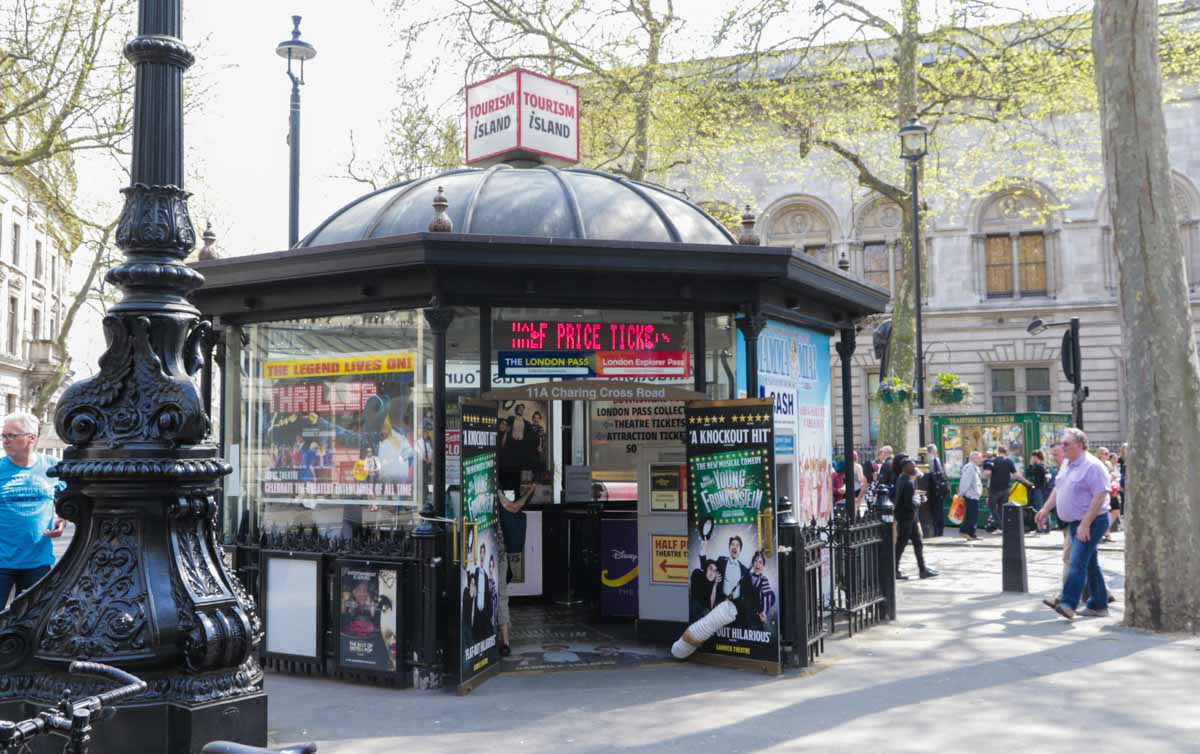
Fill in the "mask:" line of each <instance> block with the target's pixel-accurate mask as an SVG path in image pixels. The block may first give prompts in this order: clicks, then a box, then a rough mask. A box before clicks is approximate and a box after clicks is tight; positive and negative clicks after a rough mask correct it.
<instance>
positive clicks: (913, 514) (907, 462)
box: [892, 453, 938, 580]
mask: <svg viewBox="0 0 1200 754" xmlns="http://www.w3.org/2000/svg"><path fill="white" fill-rule="evenodd" d="M892 469H893V470H894V472H895V475H896V578H897V579H902V580H903V579H907V578H908V577H907V576H905V575H904V574H902V573H901V572H900V557H901V556H902V555H904V546H905V545H906V544H907V543H908V541H909V540H912V545H913V554H914V555H916V556H917V570H918V572H919V573H920V576H921V578H923V579H930V578H933V577H934V576H937V575H938V573H937V571H935V570H933V569H932V568H929V567H927V566H926V565H925V545H924V543H923V542H922V541H921V525H920V524H919V523H918V522H917V504H918V503H917V500H916V493H917V487H916V477H917V465H916V464H915V463H913V461H912V459H911V458H909V457H908V456H907V455H905V454H904V453H901V454H899V455H898V456H896V458H895V461H894V463H893V464H892Z"/></svg>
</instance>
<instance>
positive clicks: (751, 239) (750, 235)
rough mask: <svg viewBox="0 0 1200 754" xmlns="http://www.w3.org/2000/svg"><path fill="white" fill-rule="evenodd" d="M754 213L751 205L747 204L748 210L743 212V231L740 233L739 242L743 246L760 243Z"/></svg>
mask: <svg viewBox="0 0 1200 754" xmlns="http://www.w3.org/2000/svg"><path fill="white" fill-rule="evenodd" d="M754 223H755V218H754V213H753V212H751V211H750V205H749V204H747V205H746V211H745V212H743V213H742V232H741V233H740V234H738V240H737V241H738V243H739V244H740V245H742V246H758V244H759V243H760V241H759V238H758V234H757V233H755V232H754Z"/></svg>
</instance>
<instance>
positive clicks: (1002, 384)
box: [992, 369, 1017, 393]
mask: <svg viewBox="0 0 1200 754" xmlns="http://www.w3.org/2000/svg"><path fill="white" fill-rule="evenodd" d="M1016 389H1017V382H1016V373H1015V371H1014V370H1012V369H993V370H992V392H993V393H1011V392H1012V391H1013V390H1016Z"/></svg>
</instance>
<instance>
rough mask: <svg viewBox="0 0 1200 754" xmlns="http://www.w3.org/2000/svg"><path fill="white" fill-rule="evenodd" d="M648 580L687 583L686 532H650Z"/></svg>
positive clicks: (663, 582) (658, 582)
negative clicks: (651, 557)
mask: <svg viewBox="0 0 1200 754" xmlns="http://www.w3.org/2000/svg"><path fill="white" fill-rule="evenodd" d="M650 554H651V555H653V556H654V560H653V561H652V562H651V566H652V569H651V572H650V581H651V582H653V583H655V584H683V585H685V586H686V585H687V583H688V538H687V535H686V534H680V535H675V534H651V535H650Z"/></svg>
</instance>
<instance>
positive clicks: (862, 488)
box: [854, 450, 871, 513]
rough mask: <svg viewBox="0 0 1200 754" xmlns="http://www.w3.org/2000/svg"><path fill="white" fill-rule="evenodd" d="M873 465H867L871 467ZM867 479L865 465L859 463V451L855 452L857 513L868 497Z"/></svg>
mask: <svg viewBox="0 0 1200 754" xmlns="http://www.w3.org/2000/svg"><path fill="white" fill-rule="evenodd" d="M870 465H871V464H869V463H868V464H867V466H870ZM868 481H869V480H868V479H867V474H866V471H865V470H864V469H863V465H862V464H861V463H859V462H858V451H857V450H856V451H854V485H855V487H854V510H855V512H856V513H857V512H858V511H859V510H861V509H862V503H863V499H864V498H865V497H866V495H867V482H868Z"/></svg>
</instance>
